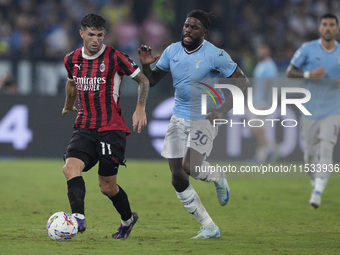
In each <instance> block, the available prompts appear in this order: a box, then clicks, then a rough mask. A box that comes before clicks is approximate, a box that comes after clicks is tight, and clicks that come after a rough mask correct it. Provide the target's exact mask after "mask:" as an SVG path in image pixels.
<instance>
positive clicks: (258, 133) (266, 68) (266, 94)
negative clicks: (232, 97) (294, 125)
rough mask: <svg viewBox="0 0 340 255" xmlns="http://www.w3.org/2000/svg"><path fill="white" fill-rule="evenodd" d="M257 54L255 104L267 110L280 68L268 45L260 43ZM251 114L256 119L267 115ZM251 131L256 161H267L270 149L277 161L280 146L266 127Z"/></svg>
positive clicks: (254, 86) (260, 108)
mask: <svg viewBox="0 0 340 255" xmlns="http://www.w3.org/2000/svg"><path fill="white" fill-rule="evenodd" d="M256 55H257V58H258V60H259V61H258V63H257V64H256V66H255V69H254V83H253V105H254V107H255V108H256V109H258V110H265V109H269V108H270V106H271V103H272V102H271V101H272V100H271V99H272V93H271V91H272V86H273V81H274V78H277V76H278V70H277V66H276V64H275V62H274V60H273V59H272V57H271V51H270V48H269V46H268V45H266V44H260V45H258V46H257V47H256ZM250 115H251V117H255V118H256V119H263V118H265V117H266V116H258V115H256V116H253V114H250ZM251 131H252V133H253V135H254V136H255V138H256V140H257V147H256V152H255V161H256V162H257V163H263V162H266V161H267V159H268V155H269V153H268V150H269V151H270V152H271V160H273V161H275V160H276V158H277V156H278V148H277V145H276V142H275V141H274V140H271V139H268V138H267V137H266V133H265V127H264V126H263V127H252V128H251Z"/></svg>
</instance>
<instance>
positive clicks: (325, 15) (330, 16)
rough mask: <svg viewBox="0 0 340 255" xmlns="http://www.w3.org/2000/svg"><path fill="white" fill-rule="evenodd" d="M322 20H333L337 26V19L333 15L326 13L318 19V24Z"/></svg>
mask: <svg viewBox="0 0 340 255" xmlns="http://www.w3.org/2000/svg"><path fill="white" fill-rule="evenodd" d="M323 19H335V22H336V24H337V25H338V24H339V20H338V18H337V17H336V16H335V15H334V14H333V13H326V14H324V15H322V16H321V17H320V21H319V23H321V21H322V20H323Z"/></svg>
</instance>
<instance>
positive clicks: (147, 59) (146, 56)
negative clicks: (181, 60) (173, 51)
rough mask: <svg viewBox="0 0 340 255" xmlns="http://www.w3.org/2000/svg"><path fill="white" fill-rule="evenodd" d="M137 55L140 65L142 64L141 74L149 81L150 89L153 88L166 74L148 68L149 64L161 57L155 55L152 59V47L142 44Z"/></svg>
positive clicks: (157, 69) (156, 69) (159, 70)
mask: <svg viewBox="0 0 340 255" xmlns="http://www.w3.org/2000/svg"><path fill="white" fill-rule="evenodd" d="M138 55H139V60H140V63H141V64H142V69H143V73H144V74H145V76H146V77H147V78H148V79H149V81H150V87H153V86H155V85H156V84H157V83H158V82H159V81H160V80H161V79H163V77H164V76H165V75H166V74H167V72H164V71H162V70H161V69H159V68H157V67H155V68H153V69H151V67H150V64H152V63H154V62H156V60H157V59H159V57H160V56H161V55H160V54H157V55H156V56H154V57H153V56H152V47H150V46H147V45H143V44H142V45H141V47H140V48H139V49H138Z"/></svg>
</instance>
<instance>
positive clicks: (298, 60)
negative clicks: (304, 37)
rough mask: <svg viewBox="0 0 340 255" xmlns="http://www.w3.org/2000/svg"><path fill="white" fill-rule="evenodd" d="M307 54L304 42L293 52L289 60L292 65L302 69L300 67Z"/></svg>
mask: <svg viewBox="0 0 340 255" xmlns="http://www.w3.org/2000/svg"><path fill="white" fill-rule="evenodd" d="M307 56H308V47H307V44H306V43H304V44H302V45H301V47H300V48H298V50H297V51H296V52H295V53H294V56H293V58H292V60H291V61H290V63H291V64H292V65H293V66H295V67H297V68H298V69H300V70H302V67H303V65H304V64H305V62H306V59H307Z"/></svg>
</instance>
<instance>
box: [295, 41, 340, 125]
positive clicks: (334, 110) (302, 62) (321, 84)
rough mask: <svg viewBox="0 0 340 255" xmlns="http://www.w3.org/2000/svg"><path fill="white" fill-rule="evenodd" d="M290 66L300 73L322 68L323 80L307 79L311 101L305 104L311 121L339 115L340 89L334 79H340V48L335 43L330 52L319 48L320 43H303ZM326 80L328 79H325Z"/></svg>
mask: <svg viewBox="0 0 340 255" xmlns="http://www.w3.org/2000/svg"><path fill="white" fill-rule="evenodd" d="M291 64H292V65H294V66H295V67H297V68H298V69H300V70H302V71H312V70H314V69H315V68H317V67H321V66H322V67H324V68H325V69H326V71H327V73H326V76H325V79H309V80H308V81H307V82H306V88H307V89H308V90H309V91H310V92H311V99H310V101H309V102H307V103H306V104H305V106H306V108H307V109H308V110H309V111H310V112H311V114H312V115H311V116H306V117H308V118H312V119H324V118H326V117H328V116H330V115H340V89H339V88H338V87H337V85H336V79H337V78H339V77H340V46H339V43H337V45H336V47H335V49H334V50H333V51H332V52H328V51H326V50H325V49H324V48H323V47H322V46H321V41H320V39H319V40H314V41H310V42H306V43H304V44H303V45H302V46H301V47H300V48H299V49H298V50H297V51H296V52H295V54H294V56H293V58H292V60H291ZM327 78H328V79H327Z"/></svg>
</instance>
